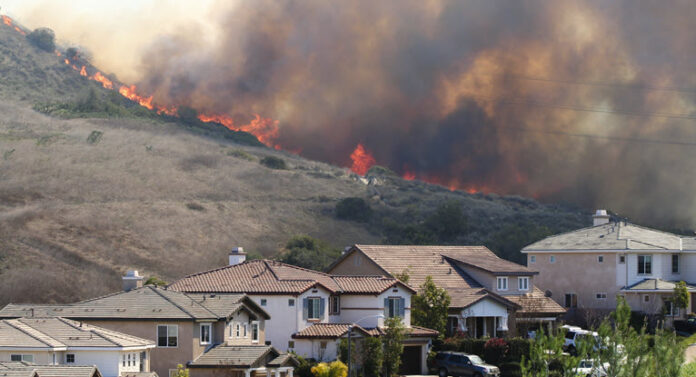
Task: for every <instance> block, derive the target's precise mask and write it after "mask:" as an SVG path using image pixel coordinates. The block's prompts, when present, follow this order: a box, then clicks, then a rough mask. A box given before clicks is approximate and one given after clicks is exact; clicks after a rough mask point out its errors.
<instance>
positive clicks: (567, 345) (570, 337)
mask: <svg viewBox="0 0 696 377" xmlns="http://www.w3.org/2000/svg"><path fill="white" fill-rule="evenodd" d="M561 328H562V329H565V330H566V333H565V342H564V343H563V350H564V351H566V352H568V353H569V354H571V355H575V353H576V350H577V348H578V342H579V341H580V340H581V339H585V340H586V341H587V340H592V341H593V344H594V347H595V348H596V347H597V345H599V344H600V343H601V342H600V341H599V335H597V333H596V332H594V331H588V330H583V329H582V328H580V327H577V326H568V325H564V326H561Z"/></svg>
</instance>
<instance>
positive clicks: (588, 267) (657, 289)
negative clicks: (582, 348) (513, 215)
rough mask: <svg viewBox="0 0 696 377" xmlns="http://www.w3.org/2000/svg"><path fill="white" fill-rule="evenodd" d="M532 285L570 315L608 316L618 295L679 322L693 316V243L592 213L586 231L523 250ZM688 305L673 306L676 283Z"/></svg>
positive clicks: (695, 266)
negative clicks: (687, 296) (534, 274)
mask: <svg viewBox="0 0 696 377" xmlns="http://www.w3.org/2000/svg"><path fill="white" fill-rule="evenodd" d="M522 253H524V254H526V255H527V265H528V266H529V268H530V269H531V270H533V271H536V272H538V274H539V275H538V276H537V278H536V284H537V285H538V286H539V287H540V288H541V289H543V290H544V291H545V292H546V293H547V295H548V296H549V297H551V298H553V299H554V300H555V301H556V302H557V303H559V304H560V305H563V306H564V307H566V308H567V309H568V310H569V311H571V312H583V311H584V312H585V313H586V314H591V312H593V311H594V312H598V313H601V312H608V311H611V310H612V309H614V308H615V307H616V297H617V296H618V295H622V296H624V297H625V298H626V300H627V302H628V304H629V305H630V306H631V308H632V309H633V310H636V311H641V312H644V313H646V314H660V313H663V312H664V313H665V314H666V317H667V319H668V320H670V319H671V318H672V315H674V317H676V318H682V317H684V316H685V315H686V314H688V313H692V312H694V311H696V299H695V298H696V297H695V296H694V295H696V285H695V284H694V282H696V238H695V237H693V236H688V237H687V236H680V235H677V234H672V233H668V232H663V231H659V230H655V229H650V228H646V227H642V226H638V225H635V224H631V223H629V222H626V221H612V220H611V219H610V216H609V215H607V212H606V211H605V210H598V211H596V213H595V215H594V216H593V225H592V226H591V227H587V228H583V229H578V230H575V231H572V232H567V233H563V234H558V235H555V236H551V237H547V238H545V239H543V240H541V241H538V242H535V243H533V244H531V245H529V246H526V247H525V248H523V249H522ZM678 281H684V282H686V283H687V286H688V290H689V292H690V293H691V294H690V298H691V299H690V303H689V305H688V307H687V309H686V311H684V310H680V309H679V308H676V307H674V306H673V305H672V301H671V299H672V295H673V291H674V286H675V283H676V282H678Z"/></svg>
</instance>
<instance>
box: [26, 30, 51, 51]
mask: <svg viewBox="0 0 696 377" xmlns="http://www.w3.org/2000/svg"><path fill="white" fill-rule="evenodd" d="M27 39H28V40H29V42H31V43H33V44H34V45H35V46H36V47H38V48H40V49H42V50H44V51H47V52H53V51H54V50H55V49H56V33H54V32H53V30H51V29H49V28H47V27H40V28H38V29H35V30H34V31H32V32H31V33H29V35H27Z"/></svg>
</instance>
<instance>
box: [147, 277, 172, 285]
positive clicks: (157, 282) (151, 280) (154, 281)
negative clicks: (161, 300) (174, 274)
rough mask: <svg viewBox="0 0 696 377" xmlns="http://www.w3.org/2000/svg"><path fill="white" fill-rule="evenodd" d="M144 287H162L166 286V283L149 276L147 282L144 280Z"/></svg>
mask: <svg viewBox="0 0 696 377" xmlns="http://www.w3.org/2000/svg"><path fill="white" fill-rule="evenodd" d="M145 285H154V286H155V287H164V286H165V285H167V282H166V281H164V280H162V279H160V278H159V277H157V276H154V275H153V276H150V277H149V278H148V279H147V280H145Z"/></svg>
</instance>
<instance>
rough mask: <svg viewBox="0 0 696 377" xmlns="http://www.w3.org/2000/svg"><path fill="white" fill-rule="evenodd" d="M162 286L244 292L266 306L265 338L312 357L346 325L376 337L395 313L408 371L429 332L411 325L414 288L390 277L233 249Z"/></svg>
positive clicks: (324, 355)
mask: <svg viewBox="0 0 696 377" xmlns="http://www.w3.org/2000/svg"><path fill="white" fill-rule="evenodd" d="M168 289H170V290H174V291H181V292H187V293H188V294H203V293H205V294H216V295H219V294H230V293H244V294H247V295H248V296H249V297H250V298H251V299H253V300H254V301H255V302H256V303H257V304H258V305H259V306H261V307H262V308H264V309H265V310H267V311H268V312H269V313H270V315H271V317H272V318H273V320H272V321H269V322H268V323H267V325H266V340H267V342H268V343H269V344H271V345H273V346H275V347H277V348H279V349H281V350H288V351H294V352H296V353H297V354H299V355H301V356H304V357H309V358H314V359H316V360H333V359H335V358H336V356H337V347H338V342H339V340H340V338H343V337H346V336H347V330H348V327H349V326H350V325H352V324H356V325H359V326H361V328H363V329H368V332H364V331H363V332H361V331H360V330H357V331H356V332H355V334H356V336H357V337H359V336H361V335H363V336H364V335H369V336H379V335H380V331H381V330H380V329H382V328H383V327H384V319H385V318H388V317H401V318H402V320H403V323H404V325H405V326H406V328H407V329H408V331H409V334H410V336H409V340H408V342H407V347H406V351H405V353H406V354H408V355H409V358H408V359H409V360H413V363H412V364H409V365H407V366H405V371H407V369H408V370H410V371H411V372H412V373H411V374H420V373H423V372H425V370H426V364H425V360H426V357H427V352H428V351H429V349H430V344H431V339H432V337H434V336H437V332H436V331H433V330H428V329H423V328H419V327H416V326H411V296H412V295H413V294H414V293H415V291H414V290H413V289H412V288H411V287H409V286H408V285H406V284H403V283H402V282H400V281H399V280H397V279H395V278H393V277H385V276H335V275H329V274H325V273H322V272H317V271H312V270H308V269H304V268H300V267H297V266H292V265H288V264H284V263H281V262H277V261H271V260H252V261H245V260H244V257H243V254H241V253H240V252H239V249H236V250H234V251H233V253H231V255H230V264H229V265H228V266H225V267H222V268H217V269H214V270H210V271H205V272H200V273H197V274H193V275H189V276H186V277H184V278H182V279H180V280H178V281H175V282H174V283H172V284H171V285H170V286H169V287H168Z"/></svg>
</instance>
